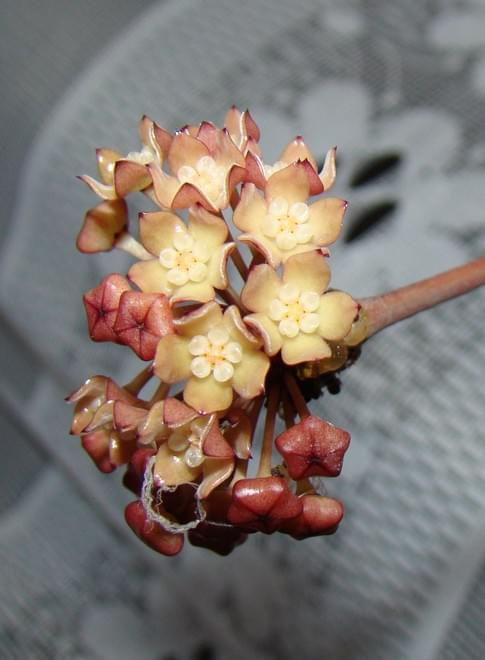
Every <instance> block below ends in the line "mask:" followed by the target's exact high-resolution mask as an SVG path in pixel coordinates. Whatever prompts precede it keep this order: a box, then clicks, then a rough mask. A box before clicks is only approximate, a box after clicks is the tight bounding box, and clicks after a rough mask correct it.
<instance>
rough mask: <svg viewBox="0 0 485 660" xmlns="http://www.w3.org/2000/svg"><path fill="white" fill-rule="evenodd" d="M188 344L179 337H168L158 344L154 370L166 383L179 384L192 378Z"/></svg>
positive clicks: (183, 338)
mask: <svg viewBox="0 0 485 660" xmlns="http://www.w3.org/2000/svg"><path fill="white" fill-rule="evenodd" d="M188 343H189V342H188V340H187V339H186V338H185V337H178V336H177V335H166V336H165V337H162V338H161V339H160V341H159V342H158V346H157V352H156V354H155V362H154V364H153V370H154V372H155V374H156V375H157V376H158V377H159V378H160V379H161V380H163V381H164V382H165V383H178V382H179V381H181V380H185V379H186V378H189V376H191V373H192V372H191V371H190V362H191V359H192V356H191V355H190V353H189V349H188Z"/></svg>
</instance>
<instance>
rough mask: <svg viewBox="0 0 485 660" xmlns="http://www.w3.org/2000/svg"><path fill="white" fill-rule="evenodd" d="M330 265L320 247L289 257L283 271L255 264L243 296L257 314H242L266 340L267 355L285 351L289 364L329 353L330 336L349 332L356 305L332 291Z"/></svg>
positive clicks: (282, 354)
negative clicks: (330, 289)
mask: <svg viewBox="0 0 485 660" xmlns="http://www.w3.org/2000/svg"><path fill="white" fill-rule="evenodd" d="M329 282H330V269H329V267H328V264H327V261H326V258H325V257H324V256H323V255H322V254H321V253H320V252H319V251H316V250H314V251H312V252H305V253H303V254H297V255H294V256H292V257H290V258H289V259H288V260H287V261H286V262H285V265H284V267H283V276H282V278H280V277H279V275H278V273H277V272H276V271H275V269H274V268H272V267H271V266H270V265H268V264H260V265H259V266H255V267H254V268H253V269H252V270H251V272H250V273H249V277H248V280H247V283H246V286H245V287H244V289H243V291H242V295H241V299H242V301H243V303H244V305H245V306H246V307H247V308H248V309H250V310H251V311H252V312H254V313H253V314H248V315H247V316H245V317H244V321H245V322H246V323H247V324H248V325H250V326H251V328H252V329H254V330H255V331H256V332H257V333H258V334H259V335H260V336H261V337H262V339H263V342H264V348H265V351H266V353H267V354H268V355H270V356H272V355H276V353H278V352H279V351H280V350H281V357H282V359H283V362H285V364H290V365H293V364H298V363H300V362H306V361H312V360H321V359H323V358H327V357H330V355H331V354H332V350H331V347H330V346H329V344H328V343H327V341H326V340H329V341H338V340H340V339H343V338H344V337H345V335H346V334H347V333H348V332H349V331H350V328H351V327H352V323H353V321H354V319H355V317H356V314H357V311H358V305H357V303H356V302H355V300H353V299H352V298H351V297H350V296H349V295H348V294H347V293H344V292H342V291H328V292H327V293H325V291H326V290H327V287H328V284H329Z"/></svg>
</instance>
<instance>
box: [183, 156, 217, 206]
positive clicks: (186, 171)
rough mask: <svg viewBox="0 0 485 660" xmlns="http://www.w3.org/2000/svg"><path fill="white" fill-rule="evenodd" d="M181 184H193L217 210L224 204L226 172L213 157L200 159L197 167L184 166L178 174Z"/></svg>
mask: <svg viewBox="0 0 485 660" xmlns="http://www.w3.org/2000/svg"><path fill="white" fill-rule="evenodd" d="M177 178H178V180H179V181H180V182H181V183H191V184H192V185H193V186H195V187H196V188H198V189H199V190H200V191H201V192H202V193H203V194H204V195H205V196H206V197H207V199H208V200H209V201H210V202H212V204H214V206H216V207H217V208H219V207H221V206H222V205H223V204H224V201H225V200H224V197H225V195H224V193H225V187H226V170H225V169H224V167H221V166H220V165H218V164H217V163H216V161H215V160H214V159H213V158H212V157H211V156H203V157H202V158H200V159H199V160H198V161H197V163H196V164H195V167H192V166H191V165H182V167H181V168H179V170H178V172H177Z"/></svg>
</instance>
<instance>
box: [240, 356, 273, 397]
mask: <svg viewBox="0 0 485 660" xmlns="http://www.w3.org/2000/svg"><path fill="white" fill-rule="evenodd" d="M269 367H270V361H269V358H268V356H267V355H265V354H264V353H263V352H262V351H247V352H245V353H244V357H243V359H242V361H241V362H240V363H239V364H236V365H234V376H233V377H232V386H233V387H234V389H235V390H236V392H237V393H238V394H239V396H242V397H243V398H244V399H253V398H254V397H256V396H259V395H260V394H262V393H263V392H264V381H265V379H266V374H267V373H268V369H269Z"/></svg>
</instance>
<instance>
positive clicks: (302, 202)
mask: <svg viewBox="0 0 485 660" xmlns="http://www.w3.org/2000/svg"><path fill="white" fill-rule="evenodd" d="M309 192H310V184H309V182H308V177H307V174H306V170H305V167H304V165H303V164H302V163H293V164H291V165H288V166H287V167H285V168H284V169H282V170H279V171H278V172H276V173H274V174H272V175H271V176H270V178H269V179H268V182H267V184H266V188H265V191H264V197H263V195H262V194H261V193H259V192H258V191H257V190H256V187H255V185H254V184H252V183H246V184H245V185H244V186H243V190H242V195H241V200H240V202H239V204H238V206H237V207H236V209H235V211H234V218H233V220H234V224H235V225H236V227H238V229H240V230H241V231H242V232H243V233H242V234H241V235H240V236H239V240H240V241H243V242H244V243H249V244H250V245H252V246H253V247H255V248H256V249H258V250H259V251H260V252H262V253H263V255H264V256H265V258H266V261H267V262H268V263H269V264H270V265H271V266H272V267H273V268H277V267H278V266H279V264H280V263H281V262H283V263H284V262H285V261H286V260H287V259H288V258H289V257H291V256H293V255H295V254H299V253H302V252H308V251H311V250H315V249H316V248H322V247H324V246H327V245H330V244H331V243H333V242H334V241H335V240H336V239H337V238H338V235H339V233H340V229H341V226H342V221H343V217H344V213H345V209H346V207H347V202H345V201H344V200H342V199H337V198H331V197H329V198H323V199H320V200H318V201H316V202H314V203H313V204H308V203H307V200H308V195H309Z"/></svg>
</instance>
